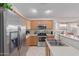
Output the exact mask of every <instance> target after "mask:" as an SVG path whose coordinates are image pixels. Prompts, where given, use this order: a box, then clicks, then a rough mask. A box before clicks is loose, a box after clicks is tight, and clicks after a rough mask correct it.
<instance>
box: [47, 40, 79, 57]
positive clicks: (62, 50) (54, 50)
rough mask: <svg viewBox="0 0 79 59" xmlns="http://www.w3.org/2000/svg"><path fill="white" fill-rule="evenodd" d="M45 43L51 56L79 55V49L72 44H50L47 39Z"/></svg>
mask: <svg viewBox="0 0 79 59" xmlns="http://www.w3.org/2000/svg"><path fill="white" fill-rule="evenodd" d="M46 43H47V45H48V47H49V49H50V52H51V55H53V56H79V50H77V49H75V48H74V47H72V46H51V45H50V43H49V42H48V41H47V40H46Z"/></svg>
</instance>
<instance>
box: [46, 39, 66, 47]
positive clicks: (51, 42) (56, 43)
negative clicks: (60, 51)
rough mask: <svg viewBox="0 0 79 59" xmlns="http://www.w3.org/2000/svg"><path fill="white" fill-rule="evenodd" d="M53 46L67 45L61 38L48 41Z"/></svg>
mask: <svg viewBox="0 0 79 59" xmlns="http://www.w3.org/2000/svg"><path fill="white" fill-rule="evenodd" d="M48 42H49V44H50V45H51V46H67V45H66V44H64V43H62V42H61V41H59V40H53V41H52V40H51V41H48Z"/></svg>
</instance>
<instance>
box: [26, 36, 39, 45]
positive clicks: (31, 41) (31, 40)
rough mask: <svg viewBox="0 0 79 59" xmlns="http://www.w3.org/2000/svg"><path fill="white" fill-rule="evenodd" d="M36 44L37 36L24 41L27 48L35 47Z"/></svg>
mask: <svg viewBox="0 0 79 59" xmlns="http://www.w3.org/2000/svg"><path fill="white" fill-rule="evenodd" d="M37 44H38V38H37V36H29V37H28V38H27V39H26V45H27V46H36V45H37Z"/></svg>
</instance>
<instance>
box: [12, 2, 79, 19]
mask: <svg viewBox="0 0 79 59" xmlns="http://www.w3.org/2000/svg"><path fill="white" fill-rule="evenodd" d="M13 5H14V6H15V7H16V8H17V9H18V10H19V11H20V12H21V13H22V14H23V15H24V16H25V17H28V18H53V17H79V3H13ZM33 9H35V10H33ZM46 10H51V12H50V13H47V14H46V13H45V11H46ZM34 12H36V13H34Z"/></svg>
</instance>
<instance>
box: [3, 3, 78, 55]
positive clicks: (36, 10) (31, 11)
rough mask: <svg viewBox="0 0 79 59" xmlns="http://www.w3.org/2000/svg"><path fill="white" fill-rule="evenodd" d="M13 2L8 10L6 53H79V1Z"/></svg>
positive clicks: (5, 14)
mask: <svg viewBox="0 0 79 59" xmlns="http://www.w3.org/2000/svg"><path fill="white" fill-rule="evenodd" d="M12 5H13V6H14V7H16V8H14V9H12V10H13V11H12V12H11V11H5V12H4V20H5V29H6V30H5V32H4V33H5V40H4V42H5V44H4V47H5V49H4V52H5V55H9V56H72V55H73V56H79V46H78V45H79V43H78V42H79V41H78V39H79V14H78V10H79V9H77V8H78V6H79V4H57V3H55V4H48V3H47V4H41V3H38V4H31V3H29V4H26V3H25V4H23V3H19V4H17V3H13V4H12ZM25 6H26V8H25ZM38 6H39V7H38ZM72 6H73V7H72ZM74 11H75V12H74ZM21 13H22V14H21ZM24 15H25V16H24ZM74 53H76V54H74Z"/></svg>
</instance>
